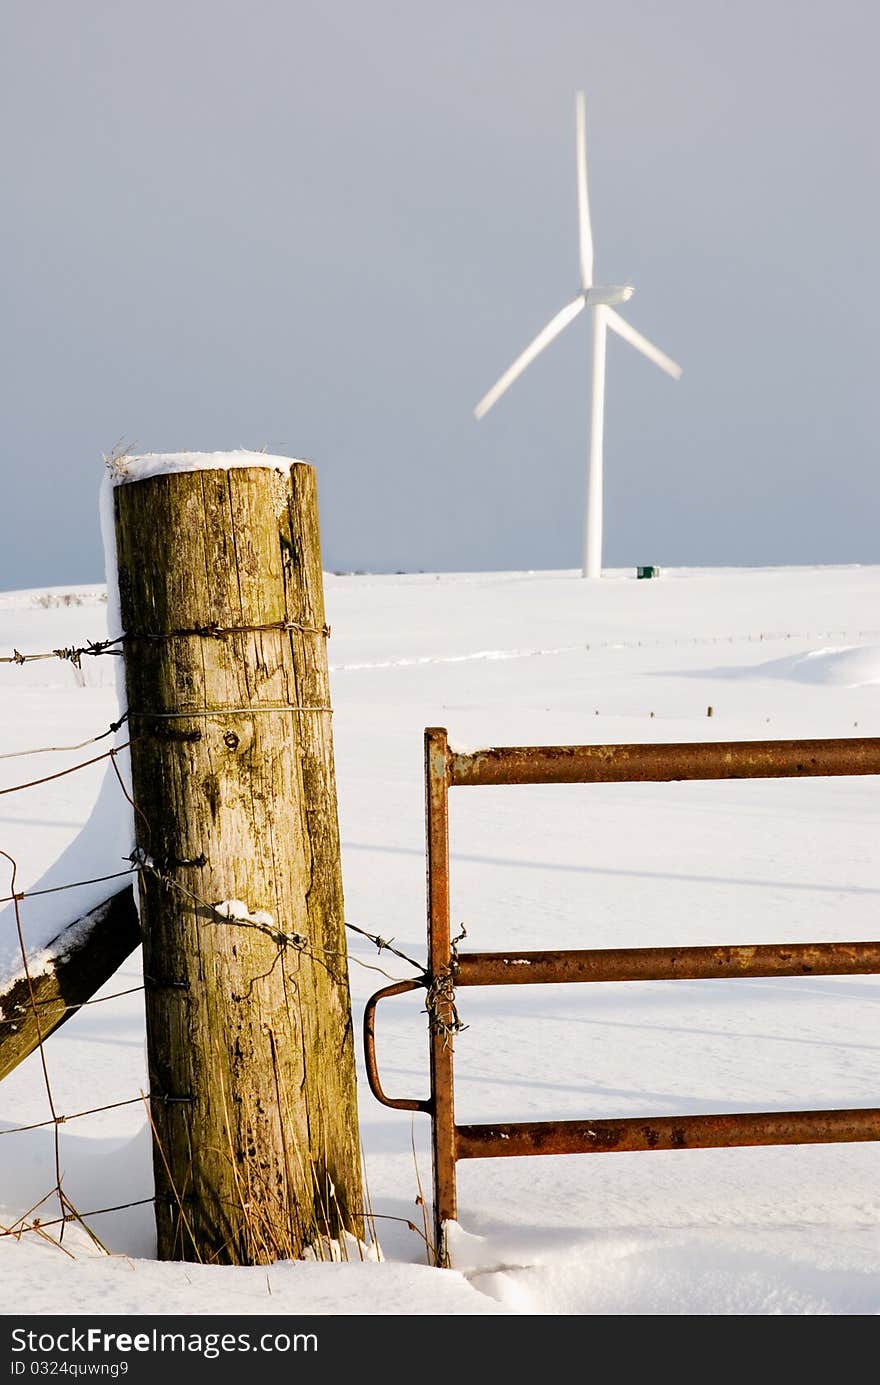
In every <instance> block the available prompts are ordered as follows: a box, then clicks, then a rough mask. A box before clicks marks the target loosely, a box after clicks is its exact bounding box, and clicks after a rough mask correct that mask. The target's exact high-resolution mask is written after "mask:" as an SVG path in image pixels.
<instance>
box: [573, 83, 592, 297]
mask: <svg viewBox="0 0 880 1385" xmlns="http://www.w3.org/2000/svg"><path fill="white" fill-rule="evenodd" d="M574 109H575V133H576V136H577V139H576V143H577V194H578V249H579V251H580V260H581V285H582V287H583V288H585V289H588V288H589V287H590V285H591V284H592V282H593V230H592V227H591V225H590V199H589V196H588V194H587V108H586V102H585V101H584V93H583V92H582V91H579V92H578V93H577V95H576V96H575V105H574Z"/></svg>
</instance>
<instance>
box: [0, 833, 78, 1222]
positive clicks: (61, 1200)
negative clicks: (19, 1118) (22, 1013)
mask: <svg viewBox="0 0 880 1385" xmlns="http://www.w3.org/2000/svg"><path fill="white" fill-rule="evenodd" d="M0 856H2V857H3V858H4V859H5V860H7V861H8V862H9V864H10V866H11V867H12V879H11V881H10V885H11V888H12V894H13V908H14V909H15V926H16V929H17V932H18V945H19V949H20V952H21V962H22V966H23V968H24V974H25V979H26V981H27V988H28V994H29V996H30V1002H31V1009H32V1011H33V1016H34V1023H35V1024H36V1026H37V1047H38V1048H39V1050H40V1065H41V1067H42V1071H43V1082H44V1085H45V1088H46V1098H47V1100H48V1102H49V1110H50V1111H51V1113H52V1121H53V1124H54V1136H55V1151H54V1152H55V1187H54V1189H53V1192H55V1193H57V1195H58V1206H59V1208H60V1210H61V1214H62V1217H66V1216H67V1212H68V1208H69V1207H70V1208H72V1206H73V1204H72V1203H68V1201H67V1198H66V1196H65V1193H64V1190H63V1189H62V1187H61V1144H60V1139H59V1134H58V1112H57V1111H56V1109H55V1098H54V1096H53V1094H52V1083H51V1082H50V1080H49V1068H48V1064H47V1063H46V1051H45V1047H44V1043H43V1029H42V1026H41V1024H40V1016H39V1013H38V1010H37V1004H36V995H35V993H34V983H33V978H32V977H31V972H30V967H29V966H28V959H27V948H26V947H25V942H24V929H23V928H22V923H21V910H20V908H19V902H18V900H17V899H15V898H14V896H15V877H16V875H17V874H18V865H17V863H16V861H15V858H14V857H12V856H10V855H9V852H8V851H3V850H2V848H0ZM50 1196H51V1194H50ZM61 1234H62V1237H63V1234H64V1233H63V1230H62V1233H61Z"/></svg>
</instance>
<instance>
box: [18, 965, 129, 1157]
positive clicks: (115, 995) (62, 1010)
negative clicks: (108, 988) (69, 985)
mask: <svg viewBox="0 0 880 1385" xmlns="http://www.w3.org/2000/svg"><path fill="white" fill-rule="evenodd" d="M144 990H146V986H145V985H141V986H128V987H126V989H125V990H124V991H113V992H112V994H110V995H98V996H92V998H91V1000H75V1001H74V1002H73V1003H72V1004H71V1005H60V1006H59V1005H56V1002H55V1000H54V999H53V998H52V997H51V996H47V997H46V999H45V1000H37V1001H35V1004H36V1005H42V1006H43V1007H44V1008H45V1009H52V1010H53V1013H55V1014H60V1015H69V1014H72V1012H73V1011H74V1010H82V1009H84V1008H85V1006H86V1005H103V1004H104V1002H105V1001H107V1000H119V999H120V998H121V997H122V996H124V995H136V994H137V992H138V991H144ZM30 1008H31V1007H30V1006H29V1005H16V1006H15V1008H14V1009H13V1010H11V1011H10V1015H23V1014H26V1013H27V1011H28V1010H29V1009H30ZM3 1023H9V1017H8V1016H7V1017H6V1019H5V1020H0V1024H3ZM62 1119H63V1117H62ZM2 1133H3V1132H2V1131H0V1134H2Z"/></svg>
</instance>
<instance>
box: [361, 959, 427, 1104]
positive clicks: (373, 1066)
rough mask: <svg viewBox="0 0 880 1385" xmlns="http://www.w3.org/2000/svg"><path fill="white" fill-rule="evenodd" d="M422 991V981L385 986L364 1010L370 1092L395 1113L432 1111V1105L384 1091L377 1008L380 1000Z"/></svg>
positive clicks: (366, 1064)
mask: <svg viewBox="0 0 880 1385" xmlns="http://www.w3.org/2000/svg"><path fill="white" fill-rule="evenodd" d="M422 989H423V985H422V982H421V981H397V982H395V984H394V985H393V986H385V987H383V989H382V990H381V991H377V992H376V994H375V995H372V996H370V999H369V1000H368V1001H367V1004H366V1008H365V1009H364V1062H365V1066H366V1069H367V1081H368V1082H369V1084H370V1091H371V1092H372V1093H373V1096H374V1097H375V1098H376V1100H377V1101H381V1103H382V1105H383V1106H391V1107H392V1108H393V1109H394V1110H395V1111H430V1110H431V1103H430V1101H418V1100H417V1099H415V1098H412V1097H389V1096H386V1095H385V1093H384V1091H383V1090H382V1083H381V1082H380V1081H379V1068H378V1065H377V1063H376V1007H377V1006H378V1004H379V1001H380V1000H388V999H390V998H391V997H392V996H395V995H404V994H405V993H406V992H407V991H419V990H422Z"/></svg>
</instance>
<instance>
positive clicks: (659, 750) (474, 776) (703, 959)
mask: <svg viewBox="0 0 880 1385" xmlns="http://www.w3.org/2000/svg"><path fill="white" fill-rule="evenodd" d="M864 774H880V739H877V738H874V739H859V740H856V739H852V740H850V739H843V740H799V741H729V742H708V743H697V744H693V745H690V744H687V743H684V744H667V745H566V746H509V747H508V746H505V747H501V748H498V749H494V750H479V751H476V752H474V753H468V754H465V753H459V752H456V751H454V750H451V749H450V747H449V744H448V740H447V734H446V731H445V730H443V729H441V728H436V727H434V728H429V729H428V730H427V731H426V732H425V787H426V811H427V852H428V861H427V866H428V881H427V885H428V970H427V972H426V974H425V976H424V977H422V978H420V979H418V980H413V981H400V982H397V983H396V984H395V985H393V986H386V987H384V988H383V989H382V990H380V991H377V992H376V994H375V995H374V996H373V997H372V998H371V999H370V1001H369V1002H368V1004H367V1008H366V1011H365V1014H364V1048H365V1053H366V1065H367V1077H368V1080H369V1083H370V1088H371V1090H372V1092H373V1095H374V1096H375V1097H376V1098H377V1099H378V1100H379V1101H381V1102H382V1103H383V1104H384V1105H386V1106H391V1107H394V1108H395V1109H397V1110H402V1111H425V1112H427V1113H428V1114H429V1115H430V1116H431V1128H432V1153H433V1171H434V1226H435V1235H436V1246H437V1252H438V1257H439V1259H440V1261H441V1263H445V1259H446V1254H445V1246H444V1236H443V1224H444V1222H446V1221H451V1220H454V1219H455V1217H456V1214H457V1208H456V1184H455V1165H456V1161H457V1160H459V1159H488V1158H499V1157H506V1158H509V1157H510V1156H512V1155H525V1154H602V1153H612V1152H623V1151H633V1150H653V1149H710V1148H730V1147H733V1146H739V1145H789V1144H825V1143H832V1142H844V1141H854V1140H880V1108H874V1107H867V1108H863V1107H859V1108H855V1109H851V1110H840V1109H832V1110H825V1111H748V1112H742V1113H738V1114H725V1115H689V1116H659V1117H650V1116H648V1117H646V1116H637V1117H631V1118H626V1119H621V1120H607V1119H602V1120H576V1121H573V1120H564V1121H560V1120H554V1121H525V1122H519V1123H516V1124H502V1125H499V1124H492V1125H456V1124H455V1115H454V1098H453V1061H454V1053H453V1041H452V1034H453V1031H454V1022H455V1019H456V1011H455V989H456V988H457V987H459V986H509V985H535V984H547V983H559V982H574V981H591V982H599V981H676V980H683V981H691V980H710V979H722V978H726V979H732V978H736V977H758V976H805V975H809V976H832V975H834V976H851V975H856V974H865V973H878V972H880V942H848V943H778V944H777V943H770V944H764V945H760V946H749V945H746V946H727V945H722V946H709V947H634V948H599V949H591V950H588V951H565V952H471V953H459V952H458V951H457V949H456V948H455V946H454V942H453V939H452V933H451V926H450V904H449V790H450V789H451V788H459V787H467V786H469V785H488V784H610V783H624V782H627V783H631V782H640V781H649V780H650V781H654V782H660V781H670V780H683V779H782V778H800V777H807V776H826V775H864ZM422 987H425V988H427V991H428V995H429V1001H428V1004H427V1007H426V1008H427V1010H428V1014H429V1030H430V1067H431V1095H430V1097H429V1098H428V1099H427V1100H424V1101H419V1100H416V1099H409V1098H397V1099H395V1098H391V1097H387V1096H386V1095H385V1093H384V1092H383V1090H382V1085H381V1082H380V1080H379V1074H378V1069H377V1066H376V1053H375V1015H376V1007H377V1005H378V1003H379V1001H380V1000H383V999H386V998H389V997H391V996H395V995H401V994H403V993H404V992H405V991H412V990H416V989H419V988H422Z"/></svg>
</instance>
